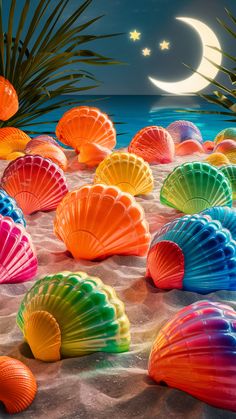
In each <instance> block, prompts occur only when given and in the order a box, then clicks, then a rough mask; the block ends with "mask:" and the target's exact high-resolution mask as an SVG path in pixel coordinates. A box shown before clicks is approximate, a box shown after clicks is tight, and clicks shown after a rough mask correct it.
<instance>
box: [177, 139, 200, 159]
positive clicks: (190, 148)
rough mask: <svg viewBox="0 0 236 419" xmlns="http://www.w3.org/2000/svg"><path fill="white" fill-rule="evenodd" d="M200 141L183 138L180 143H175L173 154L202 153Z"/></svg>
mask: <svg viewBox="0 0 236 419" xmlns="http://www.w3.org/2000/svg"><path fill="white" fill-rule="evenodd" d="M204 152H205V151H204V149H203V146H202V144H201V143H199V141H197V140H185V141H183V142H182V143H176V145H175V154H176V156H188V155H190V154H194V153H204Z"/></svg>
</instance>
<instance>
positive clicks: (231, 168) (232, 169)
mask: <svg viewBox="0 0 236 419" xmlns="http://www.w3.org/2000/svg"><path fill="white" fill-rule="evenodd" d="M220 170H221V172H222V173H223V174H224V175H225V177H227V179H228V180H229V182H230V185H231V188H232V192H233V195H232V196H233V200H236V165H235V164H228V165H227V166H222V167H221V168H220Z"/></svg>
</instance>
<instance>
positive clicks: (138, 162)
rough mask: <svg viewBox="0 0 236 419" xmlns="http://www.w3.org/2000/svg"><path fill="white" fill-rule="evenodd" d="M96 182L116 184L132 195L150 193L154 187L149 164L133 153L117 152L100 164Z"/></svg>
mask: <svg viewBox="0 0 236 419" xmlns="http://www.w3.org/2000/svg"><path fill="white" fill-rule="evenodd" d="M94 183H103V184H105V185H114V186H117V187H118V188H119V189H121V190H122V191H123V192H129V193H130V194H131V195H141V194H144V195H145V194H148V193H150V192H152V190H153V187H154V179H153V175H152V171H151V168H150V167H149V164H148V163H147V162H145V161H144V160H143V159H142V158H141V157H138V156H136V155H135V154H131V153H124V152H116V153H112V154H111V155H110V156H108V157H107V158H106V159H105V160H103V161H102V163H100V164H99V166H98V168H97V170H96V174H95V179H94Z"/></svg>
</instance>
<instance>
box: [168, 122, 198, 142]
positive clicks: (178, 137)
mask: <svg viewBox="0 0 236 419" xmlns="http://www.w3.org/2000/svg"><path fill="white" fill-rule="evenodd" d="M166 129H167V131H168V132H169V133H170V135H171V137H172V138H173V141H174V142H175V143H182V141H186V140H190V139H192V140H197V141H199V142H200V143H202V141H203V140H202V135H201V132H200V130H199V129H198V127H197V126H196V125H194V124H193V123H192V122H190V121H184V120H179V121H174V122H172V123H171V124H170V125H168V127H167V128H166Z"/></svg>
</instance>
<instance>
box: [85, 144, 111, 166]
mask: <svg viewBox="0 0 236 419" xmlns="http://www.w3.org/2000/svg"><path fill="white" fill-rule="evenodd" d="M109 154H111V150H109V148H106V147H103V146H102V145H99V144H96V143H85V144H83V145H82V146H81V147H80V153H79V156H78V161H79V163H85V164H86V165H87V166H88V167H94V166H97V165H98V164H99V163H101V161H103V160H104V159H105V158H106V157H107V156H108V155H109Z"/></svg>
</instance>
